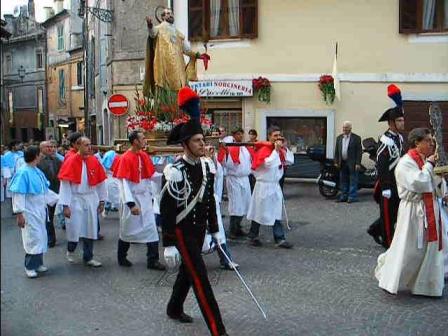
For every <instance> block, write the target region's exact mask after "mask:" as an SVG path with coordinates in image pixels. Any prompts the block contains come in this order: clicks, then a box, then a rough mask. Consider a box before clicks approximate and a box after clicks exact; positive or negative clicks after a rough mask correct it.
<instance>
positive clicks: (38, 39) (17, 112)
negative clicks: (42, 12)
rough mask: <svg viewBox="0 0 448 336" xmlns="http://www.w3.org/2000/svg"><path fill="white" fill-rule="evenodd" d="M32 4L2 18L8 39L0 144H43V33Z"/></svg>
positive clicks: (4, 54)
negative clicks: (39, 142) (35, 141)
mask: <svg viewBox="0 0 448 336" xmlns="http://www.w3.org/2000/svg"><path fill="white" fill-rule="evenodd" d="M34 13H35V12H34V2H33V0H29V3H28V5H24V6H21V7H20V11H19V12H17V15H16V16H13V15H5V16H4V18H5V22H6V25H5V26H4V27H3V28H4V29H5V30H6V31H8V32H9V33H10V34H11V35H10V37H9V39H6V40H2V47H1V56H2V63H1V66H2V90H1V91H2V97H1V99H2V111H1V112H2V141H3V143H5V144H6V143H8V142H10V141H11V140H19V141H24V142H27V141H30V140H43V139H44V137H45V126H46V124H47V99H46V95H47V92H46V85H45V78H46V76H45V66H46V64H45V53H46V36H45V30H44V29H43V28H42V27H41V25H40V24H39V23H37V22H36V21H35V15H34Z"/></svg>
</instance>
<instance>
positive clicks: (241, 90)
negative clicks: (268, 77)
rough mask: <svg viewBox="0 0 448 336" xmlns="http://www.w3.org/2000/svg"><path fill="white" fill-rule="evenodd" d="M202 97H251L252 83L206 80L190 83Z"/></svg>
mask: <svg viewBox="0 0 448 336" xmlns="http://www.w3.org/2000/svg"><path fill="white" fill-rule="evenodd" d="M189 85H190V87H191V89H193V90H194V91H196V93H197V94H198V95H199V96H200V97H251V96H253V95H254V92H253V88H252V81H250V80H246V81H231V80H205V81H197V82H190V83H189Z"/></svg>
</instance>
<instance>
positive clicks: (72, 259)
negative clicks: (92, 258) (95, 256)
mask: <svg viewBox="0 0 448 336" xmlns="http://www.w3.org/2000/svg"><path fill="white" fill-rule="evenodd" d="M65 257H66V258H67V260H68V262H69V263H71V264H75V263H77V262H78V256H77V255H76V253H75V252H70V251H67V253H66V254H65Z"/></svg>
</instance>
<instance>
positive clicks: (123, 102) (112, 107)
mask: <svg viewBox="0 0 448 336" xmlns="http://www.w3.org/2000/svg"><path fill="white" fill-rule="evenodd" d="M107 107H108V108H109V111H110V113H112V114H113V115H115V116H122V115H125V114H126V113H128V108H129V101H128V99H127V98H126V97H125V96H124V95H122V94H113V95H112V96H110V97H109V100H108V101H107Z"/></svg>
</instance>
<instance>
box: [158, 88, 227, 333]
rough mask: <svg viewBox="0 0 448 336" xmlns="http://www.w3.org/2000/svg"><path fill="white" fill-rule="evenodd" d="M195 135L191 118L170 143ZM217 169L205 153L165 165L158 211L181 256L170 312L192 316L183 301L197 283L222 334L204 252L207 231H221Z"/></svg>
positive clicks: (167, 242) (205, 309)
mask: <svg viewBox="0 0 448 336" xmlns="http://www.w3.org/2000/svg"><path fill="white" fill-rule="evenodd" d="M188 90H190V89H188ZM181 91H182V90H181ZM197 101H199V97H197ZM196 134H203V133H202V128H201V126H200V124H199V123H198V122H196V121H195V120H191V121H189V122H187V123H185V124H181V125H178V126H176V127H175V128H174V129H173V131H172V132H171V134H170V136H169V138H168V144H173V143H179V142H181V143H183V144H184V146H188V144H187V143H188V139H189V138H191V137H192V136H193V135H196ZM214 173H215V169H214V165H213V163H212V162H211V161H210V160H209V159H207V158H204V157H201V158H197V159H191V158H190V157H187V156H186V155H184V156H183V157H182V159H180V160H179V161H177V162H176V163H174V164H173V165H169V166H167V167H165V169H164V181H163V185H164V187H163V189H162V192H161V193H162V197H161V202H160V214H161V219H162V238H163V245H164V247H171V246H175V247H176V248H177V250H178V251H179V253H180V255H181V257H182V262H181V264H180V267H179V273H178V275H177V278H176V282H175V283H174V286H173V292H172V294H171V298H170V300H169V302H168V306H167V314H168V316H169V317H171V318H173V319H177V320H179V321H181V322H191V321H192V319H191V318H190V317H189V316H188V315H186V314H185V313H184V310H183V305H184V302H185V299H186V297H187V295H188V291H189V289H190V287H193V290H194V293H195V296H196V299H197V301H198V304H199V307H200V309H201V312H202V315H203V316H204V319H205V321H206V323H207V326H208V328H209V329H210V332H211V334H212V335H213V336H219V335H227V334H226V331H225V327H224V324H223V322H222V319H221V314H220V311H219V308H218V303H217V302H216V299H215V296H214V294H213V290H212V287H211V285H210V281H209V279H208V276H207V269H206V266H205V263H204V261H203V259H202V255H201V253H202V245H203V241H204V237H205V233H206V230H207V229H208V231H209V233H211V234H213V233H216V232H218V220H217V217H216V204H215V198H214V190H213V185H214ZM204 175H205V176H204Z"/></svg>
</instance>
